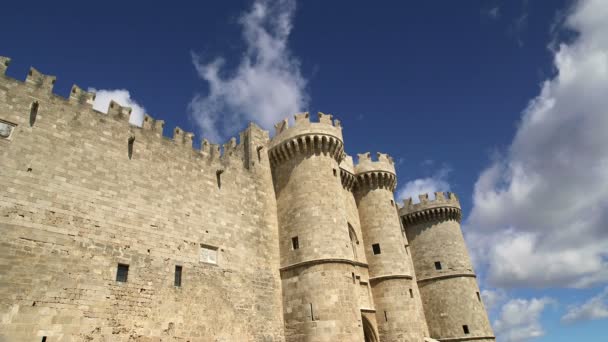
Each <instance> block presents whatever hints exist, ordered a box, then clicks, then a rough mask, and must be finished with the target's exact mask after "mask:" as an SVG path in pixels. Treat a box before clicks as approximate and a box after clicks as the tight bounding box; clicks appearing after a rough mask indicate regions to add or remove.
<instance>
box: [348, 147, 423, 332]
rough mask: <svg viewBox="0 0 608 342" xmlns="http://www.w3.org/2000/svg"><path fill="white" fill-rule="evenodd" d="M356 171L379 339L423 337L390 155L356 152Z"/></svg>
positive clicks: (420, 309)
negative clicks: (373, 155)
mask: <svg viewBox="0 0 608 342" xmlns="http://www.w3.org/2000/svg"><path fill="white" fill-rule="evenodd" d="M355 174H356V178H357V185H356V188H355V198H356V200H357V207H358V209H359V219H360V222H361V230H362V233H363V240H364V243H365V254H366V257H367V262H368V264H369V281H370V284H371V288H372V294H373V298H374V304H375V308H376V321H377V323H378V332H379V334H380V340H381V341H412V342H414V341H422V340H424V337H427V336H429V334H428V330H427V327H426V323H425V319H424V313H423V309H422V303H421V301H420V296H419V294H418V289H417V286H416V282H415V280H414V272H413V270H412V269H411V261H410V259H409V255H408V254H407V252H406V247H405V246H406V245H407V241H405V240H404V238H403V236H402V233H401V225H400V223H399V216H398V213H397V206H396V204H395V199H394V197H393V191H394V189H395V186H396V184H397V177H396V175H395V166H394V164H393V160H392V159H391V158H390V157H389V156H388V155H386V154H382V153H378V160H377V161H372V160H371V157H370V154H369V153H365V154H359V162H358V164H357V165H356V166H355Z"/></svg>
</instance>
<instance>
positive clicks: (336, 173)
mask: <svg viewBox="0 0 608 342" xmlns="http://www.w3.org/2000/svg"><path fill="white" fill-rule="evenodd" d="M334 177H338V171H336V169H334Z"/></svg>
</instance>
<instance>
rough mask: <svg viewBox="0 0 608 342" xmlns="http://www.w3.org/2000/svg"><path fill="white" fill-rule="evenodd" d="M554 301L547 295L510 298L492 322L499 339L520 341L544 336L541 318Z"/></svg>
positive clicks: (512, 341)
mask: <svg viewBox="0 0 608 342" xmlns="http://www.w3.org/2000/svg"><path fill="white" fill-rule="evenodd" d="M553 303H554V300H553V299H551V298H547V297H543V298H532V299H529V300H528V299H521V298H515V299H511V300H509V301H508V302H507V303H506V304H505V305H504V306H503V307H502V309H501V311H500V316H499V318H498V319H497V320H495V321H494V323H493V324H492V325H493V327H494V330H495V333H496V336H497V337H498V341H499V342H518V341H527V340H529V339H532V338H535V337H540V336H543V335H544V334H545V332H544V330H543V328H542V326H541V324H540V321H539V319H540V316H541V314H542V312H543V310H544V309H545V308H546V307H547V305H550V304H553Z"/></svg>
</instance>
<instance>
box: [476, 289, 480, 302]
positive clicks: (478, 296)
mask: <svg viewBox="0 0 608 342" xmlns="http://www.w3.org/2000/svg"><path fill="white" fill-rule="evenodd" d="M476 293H477V300H478V301H480V302H481V295H480V294H479V291H477V292H476Z"/></svg>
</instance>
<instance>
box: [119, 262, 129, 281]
mask: <svg viewBox="0 0 608 342" xmlns="http://www.w3.org/2000/svg"><path fill="white" fill-rule="evenodd" d="M128 277H129V265H125V264H118V268H117V269H116V281H120V282H122V283H126V282H127V278H128Z"/></svg>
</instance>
